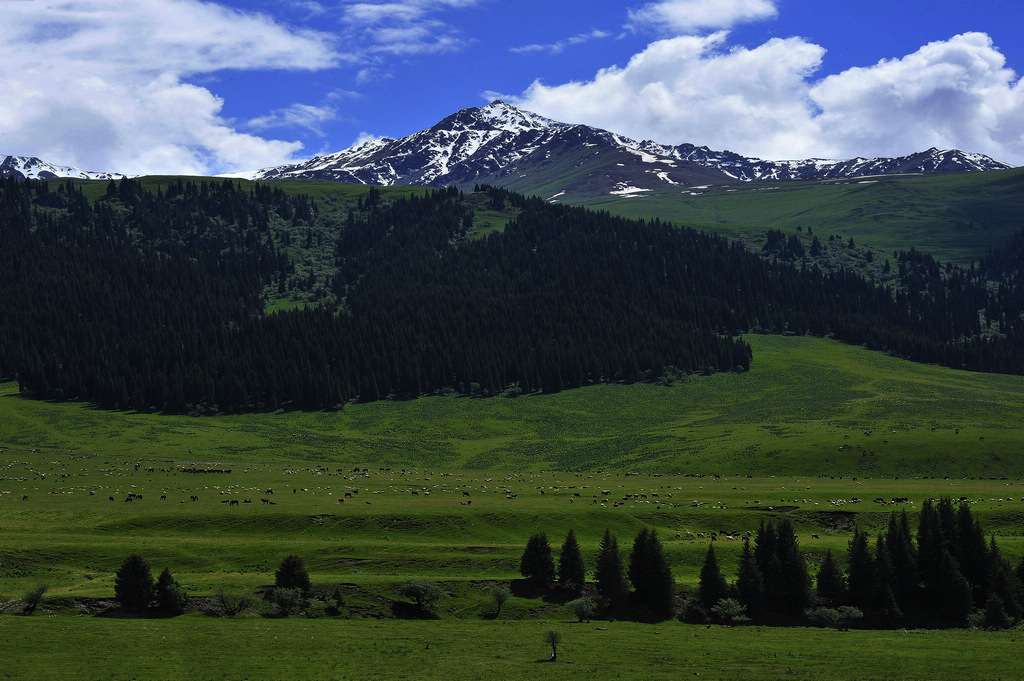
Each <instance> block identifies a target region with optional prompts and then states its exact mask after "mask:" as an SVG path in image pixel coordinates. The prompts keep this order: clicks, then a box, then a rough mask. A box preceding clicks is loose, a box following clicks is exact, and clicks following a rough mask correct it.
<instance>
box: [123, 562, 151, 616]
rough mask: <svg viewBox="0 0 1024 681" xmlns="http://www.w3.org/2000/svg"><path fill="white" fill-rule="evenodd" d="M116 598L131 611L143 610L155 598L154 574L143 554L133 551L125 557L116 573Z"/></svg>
mask: <svg viewBox="0 0 1024 681" xmlns="http://www.w3.org/2000/svg"><path fill="white" fill-rule="evenodd" d="M114 598H116V599H117V602H118V603H120V604H121V607H122V608H124V609H125V610H127V611H129V612H142V611H143V610H146V609H147V608H149V604H150V602H151V601H152V600H153V574H152V573H151V572H150V570H149V564H148V563H146V561H145V560H143V558H142V556H140V555H139V554H137V553H133V554H131V555H130V556H128V557H127V558H125V559H124V562H123V563H121V567H120V568H118V570H117V573H116V574H115V575H114Z"/></svg>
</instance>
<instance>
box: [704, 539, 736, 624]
mask: <svg viewBox="0 0 1024 681" xmlns="http://www.w3.org/2000/svg"><path fill="white" fill-rule="evenodd" d="M728 595H729V585H728V584H727V583H726V581H725V577H724V576H722V569H721V568H720V567H719V565H718V560H717V559H716V558H715V545H714V543H711V544H708V552H707V554H706V555H705V556H704V565H702V566H701V568H700V582H699V586H698V588H697V600H698V601H700V604H701V606H702V607H703V608H704V610H705V611H710V610H711V608H713V607H714V605H715V603H717V602H718V601H719V600H721V599H722V598H725V597H726V596H728Z"/></svg>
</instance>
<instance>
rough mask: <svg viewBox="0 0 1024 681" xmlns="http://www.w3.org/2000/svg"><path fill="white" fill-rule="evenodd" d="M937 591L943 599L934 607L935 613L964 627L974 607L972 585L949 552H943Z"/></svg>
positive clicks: (937, 576) (937, 578)
mask: <svg viewBox="0 0 1024 681" xmlns="http://www.w3.org/2000/svg"><path fill="white" fill-rule="evenodd" d="M936 587H937V591H938V592H939V593H941V594H942V598H940V599H939V600H938V601H936V602H935V603H934V605H933V607H934V611H935V612H936V614H938V615H939V616H940V617H942V618H943V619H945V620H946V621H948V622H950V623H952V624H954V625H955V626H963V624H964V623H965V622H966V621H967V616H968V615H969V614H970V612H971V608H972V607H974V598H973V597H972V595H971V585H970V584H969V583H968V582H967V579H966V578H965V577H964V576H963V573H961V572H960V566H959V564H957V562H956V559H955V558H953V556H951V555H950V553H949V551H943V552H942V559H941V560H940V561H939V569H938V573H937V575H936Z"/></svg>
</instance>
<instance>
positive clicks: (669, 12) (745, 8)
mask: <svg viewBox="0 0 1024 681" xmlns="http://www.w3.org/2000/svg"><path fill="white" fill-rule="evenodd" d="M775 5H776V0H660V1H659V2H650V3H647V4H646V5H644V6H643V7H641V8H640V9H637V10H630V11H629V20H630V23H629V26H628V27H629V28H632V29H634V30H639V29H654V30H656V31H659V32H662V33H672V34H677V33H692V32H694V31H702V30H709V29H710V30H714V29H722V28H731V27H733V26H735V25H737V24H741V23H745V22H748V21H758V20H761V19H768V18H771V17H774V16H775V15H776V14H778V10H777V9H776V7H775Z"/></svg>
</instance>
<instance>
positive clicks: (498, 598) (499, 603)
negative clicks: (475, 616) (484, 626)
mask: <svg viewBox="0 0 1024 681" xmlns="http://www.w3.org/2000/svg"><path fill="white" fill-rule="evenodd" d="M488 593H489V594H490V595H491V598H492V599H493V600H494V606H495V610H494V616H495V617H498V616H499V615H501V609H502V608H503V607H504V606H505V603H506V602H508V599H509V597H510V596H511V595H512V592H511V591H509V590H508V587H506V586H503V585H501V584H495V585H494V586H492V587H491V589H490V591H489V592H488Z"/></svg>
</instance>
